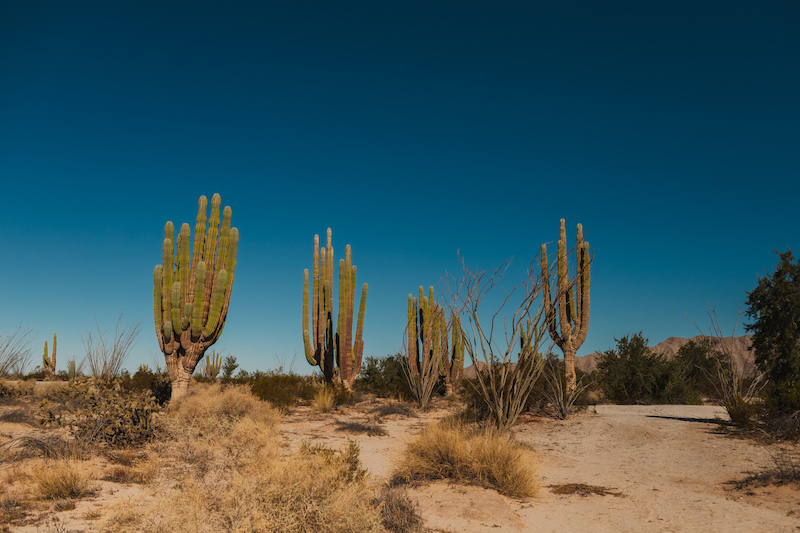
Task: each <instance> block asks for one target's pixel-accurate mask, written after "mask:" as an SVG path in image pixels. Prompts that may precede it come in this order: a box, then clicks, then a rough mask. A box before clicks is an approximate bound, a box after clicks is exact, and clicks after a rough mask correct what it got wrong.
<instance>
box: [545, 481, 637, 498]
mask: <svg viewBox="0 0 800 533" xmlns="http://www.w3.org/2000/svg"><path fill="white" fill-rule="evenodd" d="M547 487H548V488H549V489H550V492H552V493H553V494H560V495H567V494H577V495H579V496H583V497H584V498H585V497H587V496H592V495H597V496H608V495H611V496H617V497H620V496H622V495H623V494H622V493H621V492H613V490H614V489H610V488H608V487H600V486H598V485H586V484H585V483H567V484H564V485H548V486H547Z"/></svg>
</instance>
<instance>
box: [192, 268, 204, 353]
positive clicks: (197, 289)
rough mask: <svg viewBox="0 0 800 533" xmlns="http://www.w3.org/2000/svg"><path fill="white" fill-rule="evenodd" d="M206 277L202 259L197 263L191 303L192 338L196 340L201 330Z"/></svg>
mask: <svg viewBox="0 0 800 533" xmlns="http://www.w3.org/2000/svg"><path fill="white" fill-rule="evenodd" d="M205 279H206V264H205V262H204V261H200V262H199V263H197V282H196V283H195V286H194V303H193V304H192V339H193V340H195V341H196V340H198V339H199V338H200V333H202V330H203V295H204V294H205V287H204V285H203V280H205Z"/></svg>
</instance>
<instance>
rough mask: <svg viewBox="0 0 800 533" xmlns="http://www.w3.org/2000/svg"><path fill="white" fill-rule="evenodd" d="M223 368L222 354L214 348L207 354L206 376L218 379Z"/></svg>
mask: <svg viewBox="0 0 800 533" xmlns="http://www.w3.org/2000/svg"><path fill="white" fill-rule="evenodd" d="M221 368H222V356H221V355H220V354H218V353H217V351H216V350H212V351H211V353H210V354H209V355H207V356H206V368H205V376H206V377H207V378H210V379H216V377H217V375H218V374H219V371H220V369H221Z"/></svg>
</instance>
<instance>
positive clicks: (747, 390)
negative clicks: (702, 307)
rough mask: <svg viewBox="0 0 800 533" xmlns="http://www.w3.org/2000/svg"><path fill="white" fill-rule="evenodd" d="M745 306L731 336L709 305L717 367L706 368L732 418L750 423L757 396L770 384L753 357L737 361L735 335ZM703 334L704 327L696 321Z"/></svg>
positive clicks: (711, 334) (735, 421)
mask: <svg viewBox="0 0 800 533" xmlns="http://www.w3.org/2000/svg"><path fill="white" fill-rule="evenodd" d="M740 314H741V310H740V311H739V312H738V313H736V322H735V323H734V325H733V331H732V332H731V335H730V336H729V337H726V336H725V335H724V333H723V332H722V327H721V326H720V325H719V319H718V318H717V313H716V311H715V310H714V308H713V307H710V306H709V310H708V318H709V322H710V327H709V330H710V331H709V333H710V336H711V337H713V338H715V339H716V343H715V344H716V346H715V349H714V352H712V353H713V360H714V367H713V370H712V371H711V372H708V371H705V370H704V372H706V374H707V375H708V378H709V380H710V381H711V383H712V385H713V386H714V388H715V389H716V391H717V394H718V395H719V397H720V398H721V399H722V403H723V404H724V405H725V410H726V411H727V412H728V416H730V419H731V422H733V423H734V424H736V425H748V424H749V423H750V420H751V417H752V415H753V414H754V408H753V400H755V399H756V398H757V397H758V396H759V394H760V393H761V391H762V390H763V389H764V387H765V386H766V385H767V380H766V376H765V374H764V373H763V372H759V371H758V369H757V368H756V366H755V364H754V363H753V362H752V361H748V360H743V361H737V360H736V358H735V357H734V355H733V353H734V349H733V345H732V342H733V339H734V337H735V336H736V327H737V326H738V324H739V316H740ZM695 327H696V328H697V329H698V331H700V333H701V334H702V333H703V332H702V330H700V328H699V327H698V326H697V324H695Z"/></svg>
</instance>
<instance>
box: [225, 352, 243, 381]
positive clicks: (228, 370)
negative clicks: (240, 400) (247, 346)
mask: <svg viewBox="0 0 800 533" xmlns="http://www.w3.org/2000/svg"><path fill="white" fill-rule="evenodd" d="M237 368H239V364H238V363H237V362H236V358H235V357H234V356H232V355H229V356H228V357H226V358H225V362H224V363H223V364H222V381H225V382H229V381H230V380H231V379H233V373H234V372H236V369H237Z"/></svg>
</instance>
